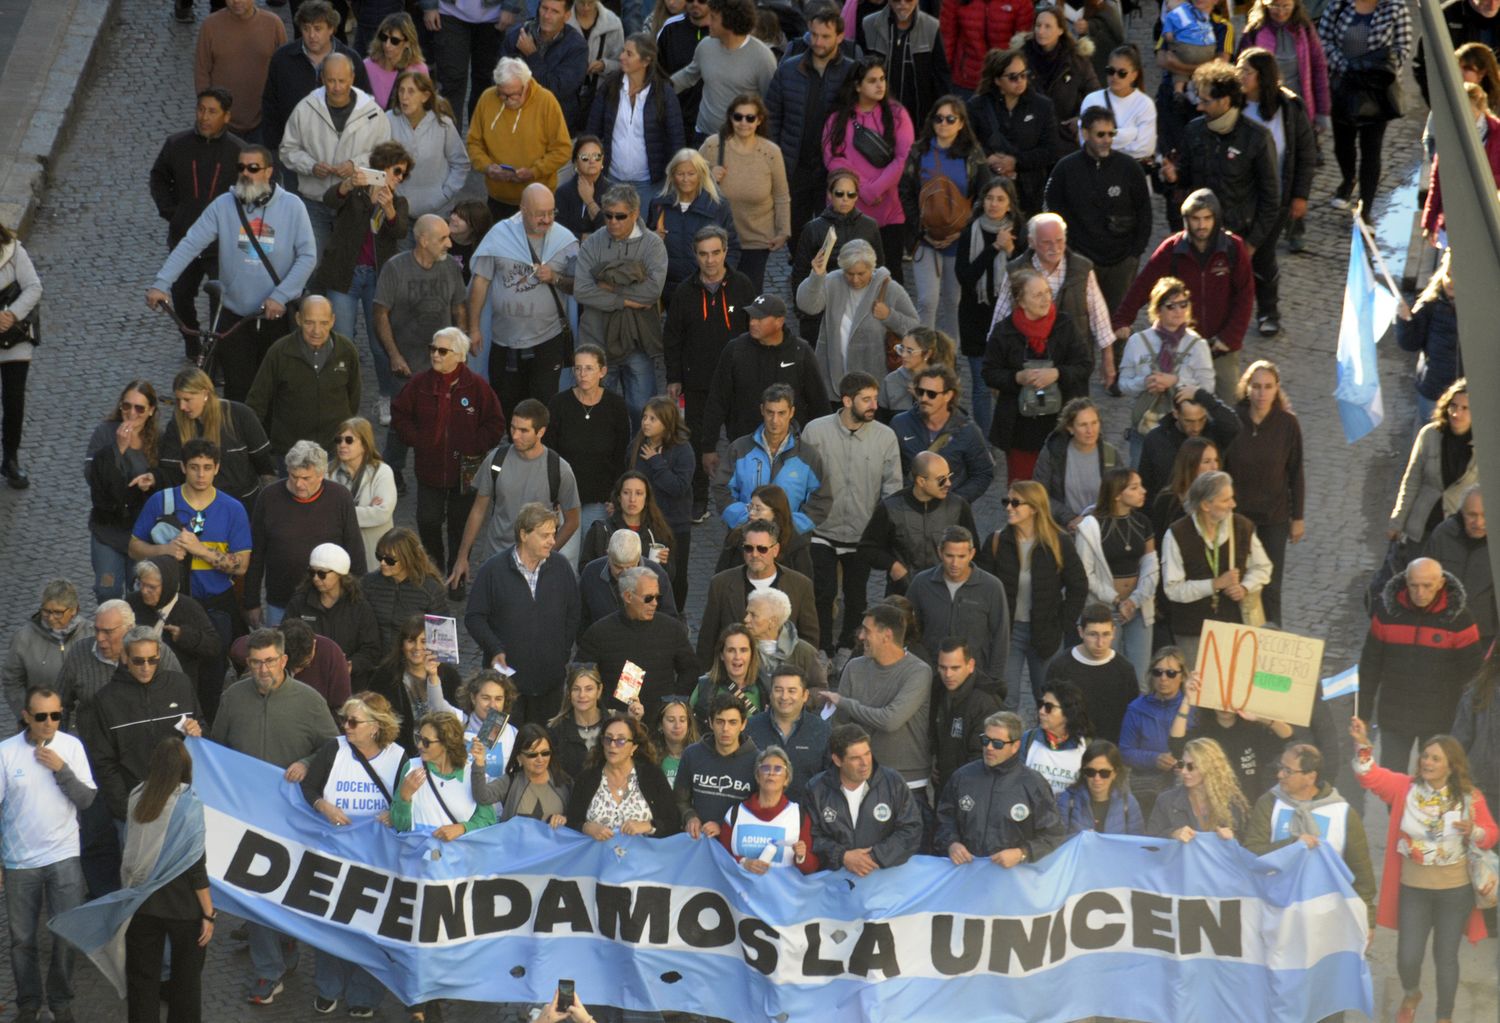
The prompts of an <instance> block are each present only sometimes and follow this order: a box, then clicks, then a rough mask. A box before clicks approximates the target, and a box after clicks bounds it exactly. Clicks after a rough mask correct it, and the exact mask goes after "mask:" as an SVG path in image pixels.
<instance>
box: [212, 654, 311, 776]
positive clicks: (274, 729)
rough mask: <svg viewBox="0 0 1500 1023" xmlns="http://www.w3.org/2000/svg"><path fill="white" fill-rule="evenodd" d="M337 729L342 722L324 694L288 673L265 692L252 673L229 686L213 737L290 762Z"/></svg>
mask: <svg viewBox="0 0 1500 1023" xmlns="http://www.w3.org/2000/svg"><path fill="white" fill-rule="evenodd" d="M336 735H338V727H337V726H336V725H334V723H333V715H332V714H331V713H329V710H328V702H327V701H326V700H324V699H323V696H322V694H321V693H319V692H318V691H317V690H316V689H313V688H312V687H311V686H307V685H303V684H302V683H301V682H298V681H297V680H296V679H294V678H292V677H291V676H290V675H288V676H287V679H286V681H285V682H283V683H282V684H281V685H280V686H278V687H277V688H275V689H273V690H271V691H270V692H269V693H267V694H266V695H265V696H262V695H261V694H260V690H259V689H257V688H255V680H254V679H252V678H242V679H240V680H239V681H238V682H236V683H234V684H233V685H231V686H230V687H229V688H228V689H226V690H224V698H223V701H222V702H221V703H220V704H219V713H218V716H217V717H215V718H214V730H213V734H212V736H210V737H211V738H212V739H213V741H214V742H217V743H219V744H221V745H224V746H228V747H229V748H230V749H232V750H237V751H238V752H240V753H243V754H245V755H246V756H250V757H254V758H255V759H257V760H264V761H265V762H266V763H268V764H275V765H276V766H277V767H286V766H287V765H289V764H291V763H292V762H294V761H297V760H301V759H302V758H303V757H307V756H311V755H312V754H313V753H316V752H317V750H318V747H319V746H321V745H323V743H325V742H327V741H328V740H329V739H332V738H333V737H334V736H336Z"/></svg>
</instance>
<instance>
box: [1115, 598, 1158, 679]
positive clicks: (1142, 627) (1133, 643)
mask: <svg viewBox="0 0 1500 1023" xmlns="http://www.w3.org/2000/svg"><path fill="white" fill-rule="evenodd" d="M1117 632H1118V635H1119V637H1120V639H1119V642H1118V643H1117V644H1116V645H1115V649H1116V651H1117V652H1118V653H1119V654H1120V656H1121V657H1123V658H1125V659H1126V660H1127V661H1129V662H1130V666H1131V667H1132V668H1134V669H1135V681H1136V685H1138V686H1140V688H1141V692H1142V693H1144V692H1145V691H1146V669H1147V668H1149V667H1150V666H1151V626H1149V625H1147V624H1146V620H1145V619H1144V618H1143V617H1141V614H1140V612H1139V611H1137V612H1136V615H1135V617H1134V618H1132V619H1130V621H1128V622H1126V623H1125V624H1124V625H1121V626H1119V627H1118V630H1117Z"/></svg>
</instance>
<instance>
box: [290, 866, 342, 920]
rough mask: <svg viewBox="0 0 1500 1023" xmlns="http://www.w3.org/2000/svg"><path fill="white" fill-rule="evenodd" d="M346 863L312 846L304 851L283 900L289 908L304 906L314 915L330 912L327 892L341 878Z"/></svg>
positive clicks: (328, 892)
mask: <svg viewBox="0 0 1500 1023" xmlns="http://www.w3.org/2000/svg"><path fill="white" fill-rule="evenodd" d="M343 866H344V865H343V863H341V862H340V861H338V860H335V859H330V858H329V857H327V856H322V855H320V854H318V853H315V852H312V851H311V850H309V851H307V852H304V853H303V854H302V860H301V862H299V863H298V864H297V870H296V873H294V874H292V883H291V884H289V885H287V889H286V895H284V896H282V899H281V904H282V905H283V906H285V907H287V908H288V909H297V910H301V911H302V912H304V913H312V914H314V915H315V916H327V915H328V896H330V895H332V894H333V886H334V884H335V883H336V882H337V881H338V879H339V872H340V871H341V870H342V869H343Z"/></svg>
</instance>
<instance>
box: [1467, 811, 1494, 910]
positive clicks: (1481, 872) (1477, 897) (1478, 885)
mask: <svg viewBox="0 0 1500 1023" xmlns="http://www.w3.org/2000/svg"><path fill="white" fill-rule="evenodd" d="M1464 812H1465V814H1466V815H1467V816H1468V817H1469V819H1470V820H1473V818H1474V797H1472V796H1470V797H1469V798H1467V799H1465V800H1464ZM1465 845H1466V846H1467V849H1468V860H1469V883H1470V884H1471V885H1473V886H1474V905H1475V906H1477V907H1479V908H1480V909H1494V908H1495V906H1496V903H1497V902H1500V854H1496V852H1495V850H1494V849H1481V848H1479V846H1477V845H1475V844H1474V842H1473V841H1472V840H1470V841H1468V842H1466V843H1465ZM1485 888H1488V889H1489V894H1488V895H1481V894H1480V890H1481V889H1485Z"/></svg>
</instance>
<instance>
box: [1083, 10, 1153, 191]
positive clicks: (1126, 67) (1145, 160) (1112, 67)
mask: <svg viewBox="0 0 1500 1023" xmlns="http://www.w3.org/2000/svg"><path fill="white" fill-rule="evenodd" d="M1089 34H1090V35H1091V36H1092V35H1093V34H1094V33H1093V32H1092V31H1090V33H1089ZM1095 43H1096V44H1097V43H1098V39H1097V38H1096V39H1095ZM1096 53H1097V51H1096ZM1096 59H1097V57H1096ZM1099 74H1100V77H1101V79H1102V80H1103V82H1104V88H1102V89H1097V90H1095V91H1094V92H1091V93H1089V94H1088V95H1087V96H1085V97H1084V98H1083V106H1081V107H1079V109H1080V110H1087V109H1088V108H1089V107H1103V108H1104V109H1106V110H1108V111H1109V112H1110V113H1112V114H1114V115H1115V142H1114V145H1113V146H1112V147H1111V148H1112V149H1113V151H1114V152H1116V153H1124V154H1125V155H1126V156H1128V157H1131V158H1132V159H1135V160H1138V161H1140V163H1142V164H1144V165H1146V169H1147V173H1148V174H1149V173H1150V171H1151V169H1152V167H1151V165H1152V164H1153V163H1154V162H1155V160H1156V103H1155V101H1153V100H1152V99H1151V97H1150V96H1148V95H1146V93H1145V92H1143V91H1142V89H1141V80H1142V77H1143V75H1144V71H1143V70H1142V67H1141V51H1140V50H1138V49H1136V47H1135V45H1134V44H1132V43H1126V44H1125V45H1124V46H1118V47H1116V48H1115V49H1113V50H1111V51H1109V56H1108V59H1107V60H1106V61H1105V64H1104V67H1103V69H1102V70H1101V71H1100V72H1099ZM1078 144H1079V145H1082V144H1083V126H1082V125H1079V126H1078Z"/></svg>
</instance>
